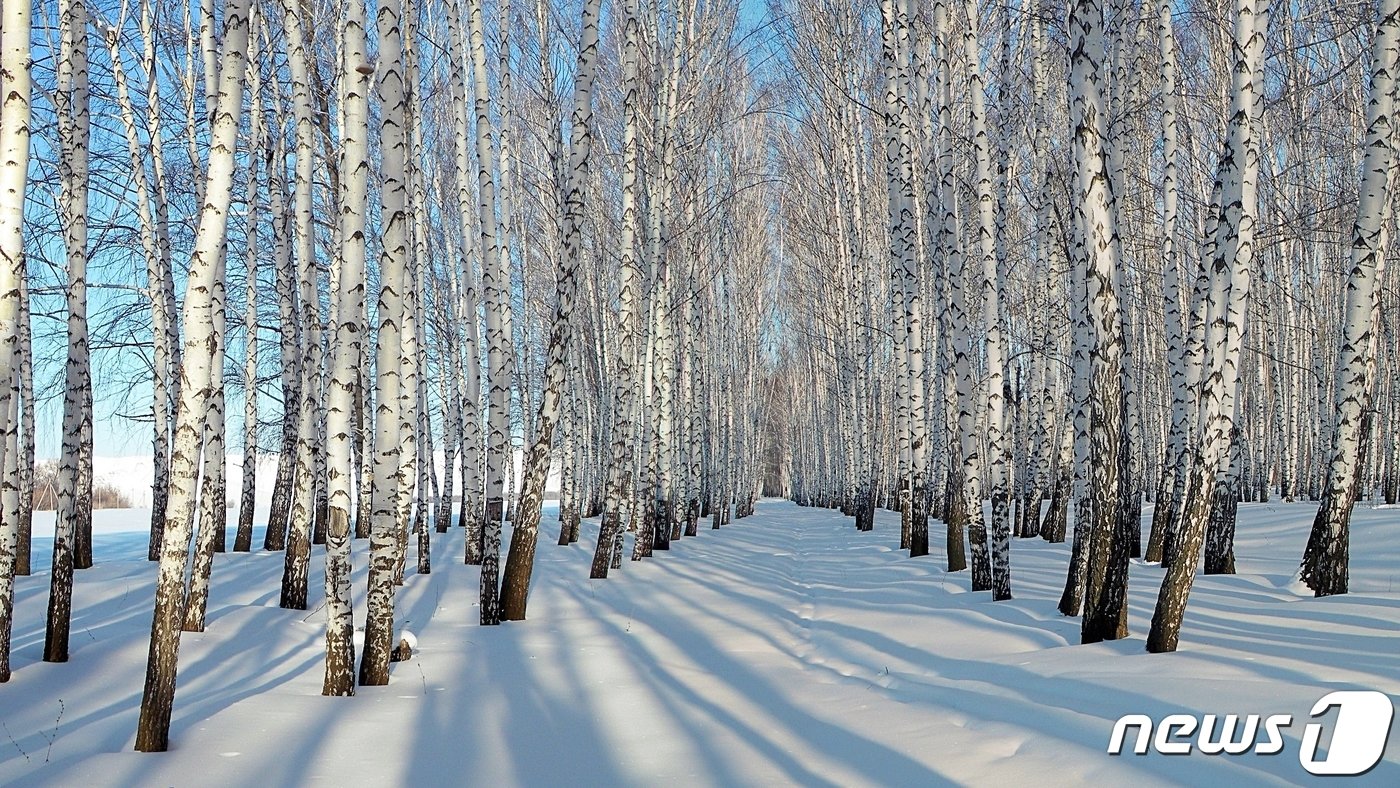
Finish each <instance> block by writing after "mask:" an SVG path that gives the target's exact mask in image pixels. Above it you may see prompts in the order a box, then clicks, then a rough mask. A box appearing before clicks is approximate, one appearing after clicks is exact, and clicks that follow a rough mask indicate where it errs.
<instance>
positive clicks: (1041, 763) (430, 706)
mask: <svg viewBox="0 0 1400 788" xmlns="http://www.w3.org/2000/svg"><path fill="white" fill-rule="evenodd" d="M233 489H236V488H233ZM1313 511H1314V507H1313V505H1311V504H1280V503H1271V504H1244V505H1242V506H1241V507H1240V527H1239V539H1238V544H1237V555H1238V563H1239V570H1240V574H1238V575H1236V576H1233V577H1200V578H1198V579H1197V582H1196V586H1195V590H1194V592H1193V593H1192V596H1191V605H1190V608H1189V610H1188V611H1187V617H1186V623H1185V626H1184V628H1183V631H1182V645H1181V650H1180V651H1179V652H1178V653H1176V654H1171V655H1149V654H1147V653H1145V652H1144V650H1143V643H1144V639H1145V634H1146V631H1147V627H1148V623H1149V620H1150V617H1151V614H1152V605H1153V602H1154V600H1155V593H1156V590H1157V586H1158V584H1159V583H1160V580H1161V570H1160V569H1158V568H1156V567H1153V566H1146V565H1142V564H1139V563H1137V562H1135V563H1134V564H1133V567H1132V570H1131V571H1132V581H1131V583H1132V586H1131V619H1130V626H1131V629H1132V635H1131V637H1129V638H1128V639H1127V640H1125V641H1120V642H1116V643H1106V644H1100V645H1095V646H1078V645H1074V644H1075V643H1077V642H1078V635H1079V623H1078V619H1067V618H1064V617H1063V616H1061V615H1059V614H1058V613H1057V612H1056V610H1055V605H1056V602H1057V600H1058V598H1059V595H1060V591H1061V588H1062V584H1063V577H1064V567H1065V563H1066V560H1067V556H1068V546H1067V545H1048V544H1045V543H1044V542H1042V541H1040V540H1038V539H1033V540H1017V541H1015V543H1014V544H1013V547H1012V551H1013V553H1012V554H1013V583H1014V591H1015V594H1016V598H1015V599H1014V600H1012V601H1009V602H1000V603H993V602H992V601H990V598H989V596H988V594H987V593H986V592H982V593H971V592H969V591H968V582H969V577H968V574H967V573H966V572H963V573H959V574H947V573H946V572H944V571H943V563H944V562H943V559H942V557H941V554H940V551H939V549H938V547H937V546H941V544H942V541H943V531H942V526H941V524H937V523H935V524H934V526H933V527H934V534H933V537H932V541H933V544H934V545H935V546H936V547H935V550H934V555H932V556H929V557H926V558H919V559H912V560H911V559H909V558H907V557H905V556H904V554H903V553H901V551H899V550H898V549H897V547H898V518H897V517H896V516H895V515H894V514H892V513H889V512H881V513H880V515H879V520H878V525H877V528H876V530H875V531H874V532H873V533H857V532H856V531H855V530H854V528H853V527H852V525H851V523H850V521H849V520H845V519H843V518H842V517H840V516H839V514H837V513H834V512H829V511H825V510H818V509H802V508H799V507H797V506H794V505H792V504H790V503H786V502H780V501H765V502H763V503H761V504H760V505H759V507H758V513H757V514H756V515H755V516H754V517H751V518H747V519H744V520H739V521H736V522H735V523H734V524H732V525H729V526H726V527H724V528H722V529H721V530H719V531H718V532H713V531H710V530H709V529H708V527H705V528H703V529H702V531H701V533H700V536H699V537H698V538H695V539H685V540H682V541H681V542H679V543H677V544H675V545H674V548H673V549H672V550H671V552H670V553H669V554H659V555H658V557H657V558H656V559H654V560H651V561H647V562H644V563H642V564H640V565H638V564H633V563H631V562H624V565H623V567H622V569H621V570H618V571H615V572H614V573H613V576H612V579H610V580H606V581H590V580H589V579H588V562H589V559H590V557H591V553H592V543H591V539H592V538H593V536H594V534H595V533H596V523H588V524H585V527H584V540H585V541H584V543H583V544H579V545H575V546H572V547H557V546H556V545H555V544H554V541H555V536H556V535H557V530H556V528H557V525H556V523H555V519H554V517H553V516H552V512H547V514H546V517H545V521H544V528H543V533H542V534H541V536H542V538H541V544H540V547H539V560H538V564H537V567H536V571H535V590H534V593H533V594H532V596H531V600H530V620H529V621H528V622H527V623H524V624H510V625H505V626H500V627H494V628H482V627H479V626H478V625H477V623H476V622H477V617H478V610H477V604H476V598H477V570H476V569H475V568H473V567H466V566H463V565H462V561H461V556H462V552H463V546H462V536H461V531H460V530H458V529H453V532H452V533H450V534H449V535H446V536H441V535H437V534H435V535H434V541H433V545H434V549H435V550H436V555H435V556H434V568H435V571H434V572H433V574H431V575H429V576H421V577H420V576H415V575H414V574H413V560H412V558H410V561H409V573H410V574H409V577H408V579H407V583H406V585H405V586H404V587H403V588H402V589H401V590H400V593H399V601H398V624H399V626H402V627H406V628H408V629H410V630H412V631H413V632H414V633H416V635H417V641H418V642H417V648H416V649H415V653H414V655H413V658H412V659H411V660H410V661H408V662H402V663H396V664H395V666H394V673H393V679H392V681H391V682H390V684H389V686H387V687H379V688H364V689H361V690H360V692H359V695H358V696H357V697H354V698H323V697H321V695H320V689H321V678H322V642H323V641H322V638H323V630H324V612H323V611H322V610H321V609H320V608H319V606H315V605H314V606H313V609H312V610H310V611H305V612H294V611H286V610H280V609H278V607H277V600H278V583H279V579H280V576H281V571H282V557H281V555H280V554H267V553H263V552H261V551H258V552H254V553H252V554H244V555H236V554H225V555H220V556H218V557H217V558H216V561H215V567H214V586H213V591H212V594H211V596H210V602H209V627H208V631H207V632H205V633H203V634H190V635H186V636H185V637H184V640H183V642H182V644H181V652H180V666H181V671H180V682H179V688H178V691H177V694H176V700H175V714H174V720H173V723H172V730H171V741H172V749H171V751H170V752H169V753H165V754H139V753H135V752H132V751H131V746H132V742H133V740H134V732H135V728H136V717H137V705H138V702H139V699H140V695H141V684H142V677H143V675H144V669H145V659H146V650H147V636H148V632H149V627H150V620H151V602H152V594H153V585H154V565H153V564H150V563H148V562H147V561H146V560H145V555H146V535H145V533H144V529H145V528H146V526H147V523H148V519H149V513H148V512H146V511H144V510H131V511H102V512H97V513H96V515H95V521H96V523H95V530H96V532H97V535H96V539H95V544H96V548H95V552H96V558H97V566H96V567H95V568H93V569H89V570H84V571H80V572H79V573H78V575H77V588H76V591H75V594H74V617H73V636H72V658H71V660H70V662H69V663H68V664H65V665H50V664H46V663H43V662H41V661H40V657H41V654H42V650H43V640H44V631H43V617H44V607H45V602H46V597H47V592H48V583H49V578H48V573H47V565H48V556H47V552H48V550H49V549H50V540H49V539H47V538H43V537H39V538H36V539H35V559H36V560H35V565H36V574H35V575H34V576H32V577H28V578H21V579H20V580H19V581H18V594H17V602H16V622H15V632H14V652H13V656H12V664H13V667H14V676H13V678H12V679H11V681H10V682H9V683H8V684H5V685H0V723H3V728H0V784H20V785H121V786H146V785H181V786H183V785H195V786H205V785H248V786H255V785H256V786H264V785H304V784H325V785H334V786H342V785H374V786H390V785H411V786H416V787H417V788H427V786H437V785H482V786H499V785H516V784H522V785H658V784H665V785H774V784H800V785H840V786H848V785H937V784H941V783H956V784H986V785H1087V784H1094V785H1104V786H1108V785H1128V784H1132V785H1148V784H1189V785H1212V784H1215V785H1248V784H1270V783H1297V782H1306V781H1307V780H1309V779H1314V780H1316V779H1318V778H1309V775H1308V774H1307V773H1306V772H1304V771H1303V769H1302V768H1301V767H1300V766H1299V763H1298V750H1299V746H1300V744H1299V743H1300V740H1301V738H1302V732H1303V726H1304V724H1305V723H1306V722H1308V721H1309V719H1308V716H1307V715H1308V712H1309V710H1310V708H1311V706H1312V704H1313V702H1314V701H1316V700H1317V699H1318V698H1320V697H1321V696H1322V695H1324V694H1326V693H1327V692H1329V691H1331V690H1334V689H1374V690H1381V691H1384V692H1386V693H1388V694H1389V695H1390V696H1391V698H1392V700H1394V699H1395V698H1396V697H1397V696H1400V509H1394V508H1368V507H1367V506H1365V505H1362V506H1359V507H1358V508H1357V511H1356V515H1355V518H1354V520H1353V526H1354V530H1353V534H1352V569H1351V583H1352V590H1353V593H1351V594H1349V595H1346V596H1343V597H1334V598H1331V599H1323V600H1316V599H1312V598H1311V597H1308V596H1305V595H1302V594H1300V593H1299V592H1298V589H1297V587H1296V586H1295V585H1294V584H1293V583H1292V580H1293V575H1294V573H1295V570H1296V567H1297V561H1298V557H1299V556H1300V555H1301V553H1302V548H1303V543H1304V541H1305V540H1306V536H1307V530H1308V526H1309V524H1310V522H1311V519H1312V513H1313ZM232 514H233V513H231V515H232ZM1150 515H1151V507H1150V506H1148V507H1147V508H1146V510H1145V512H1144V522H1147V521H1148V520H1149V519H1150ZM259 522H260V523H261V522H265V514H263V513H261V512H260V513H259ZM51 523H52V515H51V514H48V513H45V514H40V515H38V516H37V521H36V531H37V532H38V533H40V534H44V533H51V531H52V526H51ZM705 525H706V526H708V523H705ZM232 536H233V532H232V528H230V531H229V544H230V545H231V544H232ZM261 543H262V529H261V527H259V529H258V531H257V533H256V534H255V538H254V544H255V546H256V545H260V544H261ZM354 550H355V558H354V561H355V565H356V578H355V588H356V591H357V595H358V597H357V604H359V605H361V607H358V608H357V615H356V623H357V625H361V626H362V625H363V607H362V604H363V585H364V569H365V563H366V550H367V543H366V542H362V541H361V542H355V543H354ZM629 550H630V540H629ZM313 556H314V557H313V564H312V573H311V587H312V598H313V599H315V598H317V597H319V596H320V594H319V589H320V587H321V583H322V574H321V568H320V567H321V552H320V548H317V549H316V550H315V551H314V552H313ZM1173 712H1186V713H1191V714H1197V715H1199V714H1212V713H1213V714H1222V715H1223V714H1227V713H1235V714H1241V715H1243V714H1247V713H1259V714H1292V715H1293V716H1294V719H1295V724H1294V725H1293V726H1292V727H1291V728H1288V729H1286V730H1285V735H1286V737H1287V743H1286V746H1285V749H1284V751H1283V753H1281V754H1279V755H1275V756H1259V755H1241V756H1233V757H1231V756H1223V755H1222V756H1213V757H1212V756H1204V755H1201V754H1199V753H1195V754H1192V755H1189V756H1162V755H1156V754H1153V755H1147V756H1134V755H1124V756H1118V757H1114V756H1110V755H1108V754H1107V753H1106V752H1105V749H1106V746H1107V743H1108V739H1109V735H1110V732H1111V730H1112V727H1113V723H1114V721H1115V720H1116V719H1117V718H1118V717H1120V716H1122V715H1124V714H1129V713H1138V714H1147V715H1149V716H1151V717H1153V718H1154V719H1160V718H1162V717H1163V716H1165V715H1167V714H1170V713H1173ZM1397 738H1400V735H1397V733H1396V732H1395V731H1394V730H1392V732H1391V738H1390V745H1389V748H1388V750H1387V753H1386V756H1385V759H1384V760H1383V761H1382V763H1381V764H1380V765H1379V766H1377V767H1376V768H1375V769H1373V770H1372V771H1371V772H1370V773H1369V774H1367V775H1365V776H1364V777H1362V778H1360V779H1359V780H1358V781H1357V782H1358V783H1359V784H1372V785H1386V786H1394V785H1400V742H1397V741H1396V740H1397ZM1343 782H1347V784H1351V782H1350V781H1343Z"/></svg>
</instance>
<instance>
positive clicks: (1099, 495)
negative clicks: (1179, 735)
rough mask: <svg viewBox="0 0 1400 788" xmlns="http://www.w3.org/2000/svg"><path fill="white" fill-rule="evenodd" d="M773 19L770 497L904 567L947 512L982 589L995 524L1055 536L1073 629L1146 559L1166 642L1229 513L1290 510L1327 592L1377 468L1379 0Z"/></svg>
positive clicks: (1002, 591)
mask: <svg viewBox="0 0 1400 788" xmlns="http://www.w3.org/2000/svg"><path fill="white" fill-rule="evenodd" d="M776 7H777V9H778V11H779V12H780V14H781V17H780V18H781V19H782V20H784V22H783V23H782V35H783V37H784V45H783V51H784V52H785V53H786V55H787V57H788V58H789V59H790V62H789V63H788V65H789V74H788V76H787V77H786V86H787V87H786V90H787V91H789V95H790V101H791V103H792V116H793V119H792V122H790V123H788V124H785V125H784V127H783V128H782V129H781V130H779V132H777V133H778V137H777V139H776V141H775V149H776V151H777V154H776V155H777V157H778V159H779V161H780V166H781V169H782V172H783V174H784V177H785V178H786V179H787V180H788V182H789V184H790V189H789V191H788V193H787V195H788V196H787V199H785V200H783V201H782V202H781V203H780V206H779V210H780V211H781V213H782V221H781V224H780V227H781V232H782V239H783V242H784V245H785V250H786V258H785V261H784V263H785V277H784V286H783V304H784V310H785V317H786V320H787V321H789V322H790V323H791V324H793V325H796V326H801V327H802V330H800V331H793V332H790V333H788V334H786V335H785V337H784V339H785V342H784V345H783V348H782V351H781V352H780V354H779V356H780V358H779V361H778V362H777V367H776V370H775V372H774V374H775V376H776V377H777V378H778V379H779V380H780V381H781V385H778V386H775V387H774V388H775V389H776V390H791V389H792V388H793V387H797V386H803V387H809V388H810V389H811V390H812V396H811V397H809V398H807V399H806V401H804V402H802V403H801V406H800V408H799V409H798V410H797V412H793V413H791V414H790V416H789V417H788V418H786V419H784V420H782V421H780V422H779V423H777V424H776V426H775V427H774V429H775V431H776V432H777V433H779V434H781V435H782V438H781V440H780V443H782V445H783V446H784V447H785V450H784V451H785V455H784V457H782V458H781V461H782V463H783V464H784V467H785V468H786V471H785V474H786V476H787V477H788V478H787V479H785V480H783V481H782V484H783V485H784V486H785V489H784V492H786V493H788V494H790V495H792V497H794V498H795V499H796V500H797V501H798V502H799V503H802V504H805V505H816V506H826V507H835V508H840V509H841V510H842V511H843V512H845V513H846V514H847V515H849V516H852V517H853V518H854V521H855V525H856V527H857V528H859V529H869V528H871V527H872V526H873V522H874V517H873V515H874V511H875V509H876V508H877V507H880V506H884V507H888V508H890V509H892V510H895V511H899V512H901V523H902V527H901V543H902V546H903V547H904V548H906V549H908V550H909V551H910V554H911V555H913V556H918V555H924V554H927V553H928V552H929V551H930V545H929V538H928V533H929V528H928V521H929V518H930V517H934V518H938V519H940V520H942V521H943V522H944V523H945V525H946V528H945V533H946V559H945V560H946V564H947V567H948V569H949V570H950V571H961V570H964V569H967V568H968V566H969V560H970V565H971V573H970V574H971V586H972V588H973V589H974V590H989V591H991V592H992V596H993V598H994V599H1007V598H1009V597H1010V596H1011V594H1012V582H1011V578H1012V573H1011V552H1012V550H1011V544H1012V540H1013V538H1030V537H1040V538H1043V539H1046V540H1049V541H1052V542H1059V541H1066V540H1072V549H1071V551H1070V560H1069V564H1068V567H1067V570H1066V580H1065V588H1064V594H1063V596H1062V598H1061V600H1060V610H1061V612H1063V613H1064V614H1065V615H1082V634H1083V640H1084V642H1095V641H1099V640H1104V639H1113V638H1119V637H1123V636H1124V635H1125V634H1126V633H1127V604H1126V588H1127V573H1128V568H1129V566H1130V563H1131V562H1130V559H1132V558H1144V559H1146V560H1147V561H1150V562H1159V563H1161V564H1162V565H1163V566H1164V567H1165V568H1166V570H1167V571H1166V573H1165V578H1164V581H1163V584H1162V586H1161V592H1160V594H1159V596H1158V601H1157V606H1156V611H1155V614H1154V616H1153V619H1152V623H1151V630H1150V633H1149V636H1148V649H1149V650H1151V651H1173V650H1175V649H1176V647H1177V642H1178V633H1179V631H1180V626H1181V621H1182V617H1183V615H1184V611H1185V608H1186V604H1187V598H1188V595H1189V592H1190V589H1191V585H1192V580H1193V578H1194V576H1195V575H1196V573H1197V571H1198V569H1199V568H1200V567H1201V566H1202V563H1203V566H1204V571H1206V572H1208V573H1229V572H1233V571H1234V552H1233V543H1234V535H1235V524H1236V512H1237V507H1238V505H1239V503H1240V502H1250V501H1266V500H1269V499H1270V498H1271V497H1275V496H1277V497H1281V498H1283V499H1284V500H1289V501H1292V500H1312V501H1318V502H1319V509H1318V513H1317V519H1316V522H1315V524H1314V526H1313V529H1312V533H1311V537H1310V538H1309V539H1308V541H1307V543H1306V546H1305V545H1304V544H1301V543H1300V544H1299V545H1298V549H1299V554H1300V556H1301V557H1302V563H1301V566H1300V576H1301V579H1302V580H1303V581H1304V582H1306V583H1307V585H1308V586H1309V587H1310V588H1311V589H1312V590H1313V591H1314V592H1315V593H1316V594H1318V595H1327V594H1336V593H1344V592H1345V591H1346V590H1347V533H1348V518H1349V516H1350V512H1351V509H1352V507H1353V505H1354V504H1355V503H1356V502H1357V501H1358V500H1366V499H1372V500H1384V501H1386V502H1388V503H1394V502H1395V501H1396V497H1397V492H1398V491H1397V479H1398V478H1400V463H1397V457H1396V452H1397V447H1400V440H1397V434H1398V433H1397V430H1400V421H1397V411H1396V407H1397V397H1396V395H1397V393H1400V389H1397V382H1400V378H1397V371H1398V370H1397V365H1396V361H1395V358H1394V354H1393V353H1388V352H1386V348H1388V347H1394V345H1395V343H1396V341H1397V340H1400V322H1397V314H1396V310H1395V308H1394V306H1395V303H1396V294H1397V290H1396V287H1395V285H1394V283H1393V282H1392V281H1390V280H1389V279H1388V278H1387V277H1385V276H1384V269H1385V259H1386V256H1387V254H1388V253H1390V252H1391V244H1392V241H1391V238H1392V227H1393V221H1394V213H1395V207H1396V201H1395V196H1394V192H1395V188H1394V187H1395V183H1394V179H1395V172H1396V166H1395V164H1396V163H1395V161H1394V158H1395V147H1396V143H1397V137H1396V132H1397V131H1400V130H1397V129H1396V125H1397V124H1395V123H1394V122H1393V109H1394V102H1395V77H1396V72H1395V69H1396V66H1397V64H1396V57H1397V46H1396V40H1395V38H1394V36H1395V35H1396V32H1397V31H1396V28H1395V25H1396V24H1397V18H1396V4H1395V3H1394V2H1390V0H1379V1H1378V2H1374V3H1367V4H1363V6H1361V7H1354V6H1348V7H1346V8H1339V7H1336V6H1332V5H1327V4H1317V3H1308V2H1304V3H1302V4H1301V5H1300V4H1291V5H1277V6H1271V5H1270V4H1269V3H1267V2H1253V0H1230V1H1229V2H1209V1H1207V2H1195V1H1194V0H1193V1H1192V2H1187V3H1185V4H1182V3H1179V2H1165V1H1164V2H1161V3H1151V2H1135V1H1133V0H1111V1H1110V2H1107V3H1105V2H1102V1H1101V0H1075V2H1072V3H1070V4H1069V5H1068V6H1065V5H1063V4H1058V5H1057V4H1053V3H1042V2H1039V1H1038V0H1026V1H1025V2H1019V3H1008V4H991V5H986V4H978V3H975V2H964V3H951V2H943V0H930V1H929V2H916V1H915V0H870V2H865V3H856V4H846V3H836V2H829V3H824V2H817V3H778V4H777V5H776ZM1266 107H1267V108H1268V109H1267V110H1266V109H1265V108H1266ZM1144 502H1150V503H1151V504H1152V505H1153V506H1152V508H1151V511H1150V517H1144V515H1143V505H1144Z"/></svg>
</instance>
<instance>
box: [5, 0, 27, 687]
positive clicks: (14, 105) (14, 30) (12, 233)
mask: <svg viewBox="0 0 1400 788" xmlns="http://www.w3.org/2000/svg"><path fill="white" fill-rule="evenodd" d="M30 13H31V7H30V4H29V3H27V2H18V3H6V4H5V6H4V7H3V8H2V9H0V29H3V30H4V31H5V35H4V37H3V38H0V79H3V82H4V92H3V97H2V98H0V437H4V438H8V437H9V436H10V435H12V434H15V433H16V431H17V429H18V425H17V424H16V423H15V420H14V419H11V418H10V412H11V410H12V409H13V408H14V405H15V403H14V402H13V396H14V395H13V393H12V391H11V387H10V385H9V383H10V380H11V379H12V376H13V375H14V373H15V369H14V362H15V359H16V357H17V356H18V350H17V346H18V343H19V339H20V331H19V311H20V308H19V301H20V280H21V279H22V278H23V277H24V192H25V183H26V181H27V180H28V172H29V124H30V104H29V98H30V95H31V90H32V85H31V82H30V76H29V72H30V69H31V68H32V66H33V64H32V62H31V61H30V56H29V54H30V48H29V36H30ZM0 451H5V450H4V449H0ZM5 453H8V452H5ZM18 541H19V532H18V524H17V523H16V522H14V521H13V520H10V519H9V518H5V520H4V521H3V522H0V683H3V682H6V681H9V680H10V631H11V624H12V623H13V618H12V615H13V612H14V599H15V596H14V594H15V585H14V584H15V549H16V546H17V542H18Z"/></svg>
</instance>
